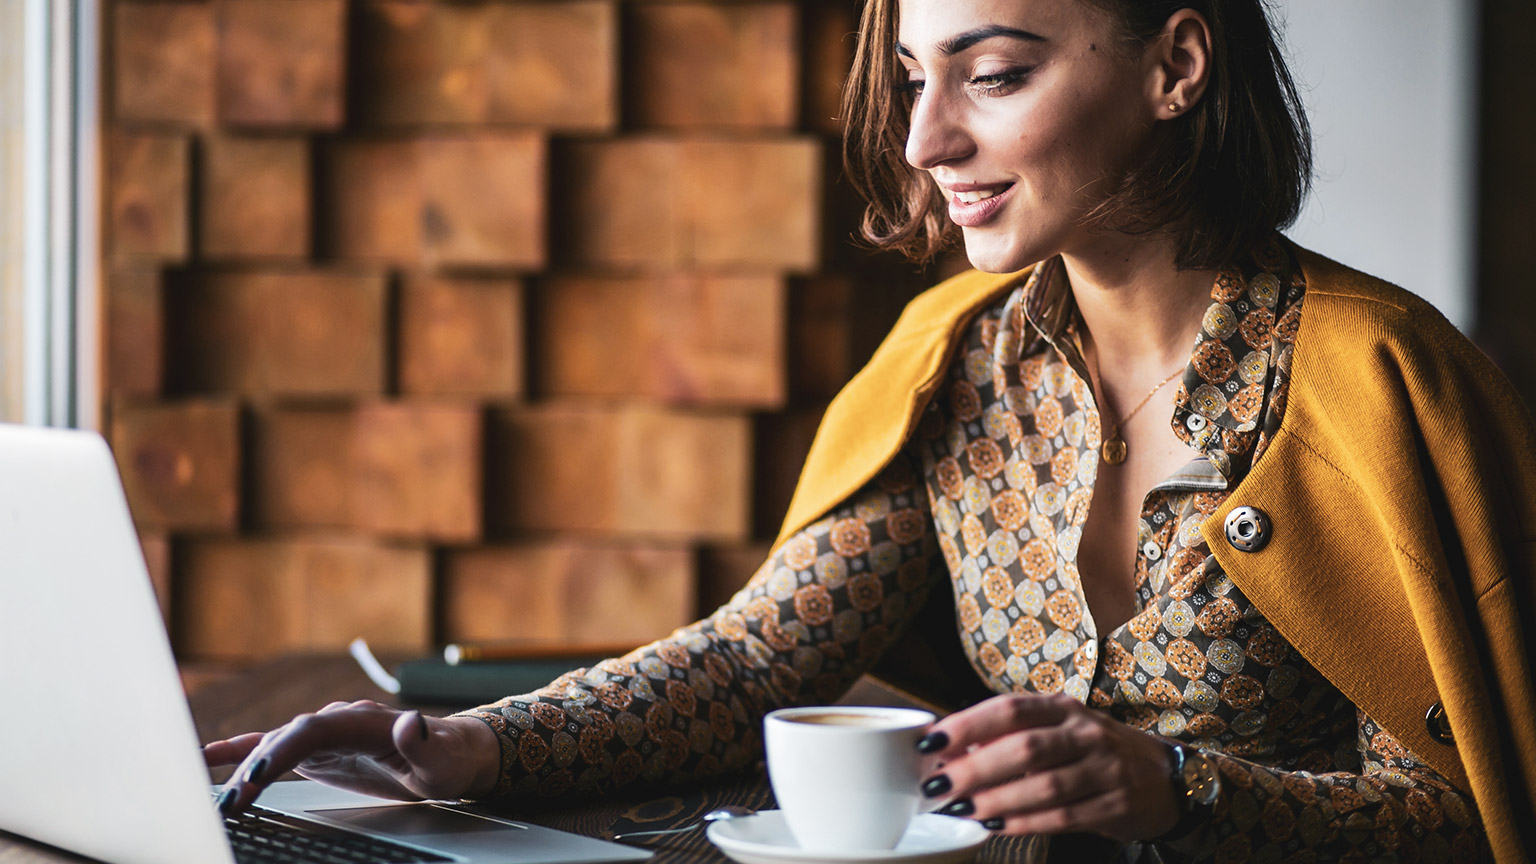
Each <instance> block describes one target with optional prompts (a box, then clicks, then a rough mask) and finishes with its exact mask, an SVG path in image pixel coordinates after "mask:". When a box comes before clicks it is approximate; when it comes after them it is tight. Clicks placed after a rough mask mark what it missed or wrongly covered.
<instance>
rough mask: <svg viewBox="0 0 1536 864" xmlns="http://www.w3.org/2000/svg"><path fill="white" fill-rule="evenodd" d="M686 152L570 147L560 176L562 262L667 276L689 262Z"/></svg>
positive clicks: (649, 146)
mask: <svg viewBox="0 0 1536 864" xmlns="http://www.w3.org/2000/svg"><path fill="white" fill-rule="evenodd" d="M681 158H682V149H681V147H680V145H679V144H677V143H676V142H674V141H669V140H666V139H661V138H621V139H615V140H611V141H584V142H576V143H572V144H569V145H567V146H566V147H565V148H564V150H563V152H562V154H561V155H560V158H559V159H558V160H557V162H556V165H557V170H556V171H555V176H556V178H557V179H556V183H557V188H558V189H560V196H559V198H558V200H557V201H556V202H555V204H556V207H555V213H556V219H557V224H558V225H559V229H558V230H557V232H556V234H555V236H556V242H557V244H558V250H559V255H560V257H561V258H562V259H564V260H565V261H567V262H569V263H570V264H573V265H575V266H578V267H596V268H604V267H608V268H619V269H625V268H643V269H668V268H670V267H671V266H672V265H675V264H677V263H679V262H681V261H683V260H685V257H686V256H685V255H684V247H683V240H684V233H685V230H686V229H685V217H686V212H685V210H684V208H683V207H682V206H681V204H682V203H683V202H682V199H681V196H680V195H679V193H678V190H679V188H680V187H681V184H682V166H681Z"/></svg>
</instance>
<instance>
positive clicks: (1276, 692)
mask: <svg viewBox="0 0 1536 864" xmlns="http://www.w3.org/2000/svg"><path fill="white" fill-rule="evenodd" d="M1305 290H1306V286H1305V284H1304V282H1303V279H1302V277H1301V275H1300V270H1299V268H1298V267H1297V266H1296V265H1295V263H1294V260H1293V259H1292V257H1291V254H1290V252H1289V250H1288V249H1287V247H1286V246H1285V245H1284V244H1283V242H1282V241H1280V240H1279V239H1278V238H1277V239H1275V240H1274V241H1272V242H1270V243H1268V244H1266V245H1265V246H1264V247H1263V248H1262V249H1260V250H1259V251H1258V252H1256V253H1255V254H1253V255H1252V256H1251V258H1250V259H1249V260H1247V261H1244V262H1243V263H1242V265H1241V266H1240V267H1236V268H1233V269H1230V270H1228V271H1226V272H1223V273H1222V274H1221V275H1220V276H1219V277H1218V278H1217V279H1216V281H1215V284H1214V285H1213V287H1212V291H1211V305H1210V307H1209V308H1208V309H1207V310H1206V312H1205V316H1204V319H1203V322H1202V331H1201V333H1200V335H1199V337H1198V339H1197V341H1196V343H1195V348H1194V352H1193V355H1192V356H1191V358H1190V361H1189V364H1188V367H1187V368H1186V369H1185V371H1184V374H1183V378H1182V381H1181V384H1180V388H1179V390H1178V393H1177V396H1176V398H1175V410H1174V414H1173V417H1172V419H1171V422H1172V425H1173V430H1174V432H1175V433H1176V434H1177V435H1178V436H1179V437H1180V439H1181V440H1183V441H1184V442H1185V443H1186V444H1187V445H1188V446H1189V448H1190V451H1191V459H1190V461H1189V462H1188V463H1187V464H1186V465H1185V466H1184V467H1183V468H1181V469H1180V470H1178V471H1176V472H1175V473H1174V474H1173V475H1172V476H1170V477H1168V478H1167V479H1166V480H1164V481H1163V482H1161V483H1159V484H1158V485H1157V486H1156V487H1154V488H1153V489H1152V490H1151V491H1150V492H1149V493H1148V494H1147V496H1146V498H1145V499H1144V502H1143V505H1142V509H1141V521H1140V525H1139V528H1138V536H1137V539H1136V542H1137V553H1136V609H1137V614H1136V615H1134V616H1133V617H1132V618H1131V619H1130V620H1129V621H1127V622H1126V623H1125V624H1123V625H1121V626H1120V627H1118V628H1116V629H1114V630H1112V631H1110V632H1108V633H1102V634H1101V633H1099V632H1098V630H1097V628H1096V627H1095V625H1094V621H1093V616H1092V614H1091V613H1090V611H1089V609H1088V606H1087V602H1086V600H1085V598H1084V594H1083V590H1082V586H1081V582H1080V580H1079V575H1078V570H1077V563H1076V561H1077V549H1078V543H1079V540H1080V538H1081V536H1082V526H1083V524H1084V522H1085V521H1086V519H1087V514H1088V508H1089V506H1090V505H1091V502H1092V496H1093V485H1094V480H1095V477H1096V474H1097V469H1098V465H1099V452H1098V447H1099V445H1100V443H1101V442H1100V435H1101V432H1100V426H1099V414H1098V409H1097V408H1096V407H1095V404H1094V398H1093V393H1092V388H1091V386H1090V385H1089V383H1088V382H1089V378H1088V376H1087V374H1086V367H1085V366H1084V364H1083V361H1082V357H1081V356H1080V354H1079V352H1078V351H1077V349H1076V347H1075V345H1076V339H1075V338H1074V328H1075V327H1076V312H1075V309H1074V307H1073V304H1072V298H1071V292H1070V291H1069V290H1068V288H1067V286H1066V280H1065V278H1064V277H1063V275H1062V271H1061V268H1060V263H1059V261H1056V262H1051V263H1048V264H1046V265H1044V266H1042V267H1041V268H1038V269H1037V271H1036V273H1035V274H1034V276H1032V277H1031V278H1030V279H1029V280H1028V281H1027V282H1026V284H1025V285H1023V286H1021V288H1020V289H1019V290H1017V291H1015V292H1013V293H1012V294H1011V295H1009V296H1008V297H1007V298H1005V299H1004V300H1003V301H1002V302H1000V303H998V304H995V305H994V306H992V307H991V308H989V309H987V310H985V311H984V312H983V313H982V314H981V315H980V316H978V317H977V318H976V319H975V320H974V321H973V322H972V323H971V324H970V326H969V330H968V333H967V336H966V340H965V342H964V343H963V346H962V347H961V349H960V351H959V353H958V354H957V356H956V358H955V360H954V361H953V362H952V363H951V366H950V370H949V376H948V380H947V382H946V386H945V387H944V388H943V389H941V391H940V392H939V393H938V394H937V395H936V396H935V397H934V399H933V400H932V401H931V402H930V404H929V406H928V408H927V411H926V413H925V415H924V416H923V418H922V422H921V423H920V424H919V427H918V431H917V434H916V435H915V436H914V438H913V440H912V441H910V442H909V443H908V446H907V448H906V449H905V450H904V451H903V452H902V454H901V455H900V456H899V457H898V458H897V459H896V460H895V461H893V462H892V463H891V465H890V466H888V467H887V468H886V469H885V470H884V472H883V473H882V474H881V475H880V476H879V477H877V478H876V479H875V480H873V481H871V483H870V484H868V485H867V486H866V487H865V488H864V489H862V490H860V491H859V492H858V493H856V494H855V495H853V496H852V497H850V498H849V499H848V500H847V501H845V502H844V503H843V504H842V505H841V506H840V507H838V508H837V509H835V510H834V511H833V512H832V513H830V514H829V515H827V516H826V517H824V518H822V519H821V520H820V521H818V522H816V523H814V524H812V525H810V526H808V527H806V528H805V529H803V530H802V531H800V532H799V533H798V534H796V535H795V536H793V537H791V538H790V539H789V540H788V541H787V542H785V543H784V544H783V545H782V546H780V547H779V548H778V550H777V551H776V552H775V554H774V556H773V557H772V558H771V559H770V560H769V561H767V562H766V563H765V564H764V565H763V566H762V567H761V568H760V569H759V570H758V572H757V574H756V575H755V576H754V577H753V578H752V579H751V581H750V582H749V583H748V584H747V585H746V587H744V588H743V589H742V590H741V591H740V592H739V593H738V594H737V595H736V596H735V597H734V598H732V600H731V602H730V603H728V604H727V605H725V606H724V607H722V608H721V609H719V610H718V611H716V612H715V613H714V614H713V615H711V616H710V617H709V618H707V619H705V620H703V621H700V622H698V623H696V624H693V625H691V626H689V627H685V628H683V629H681V630H678V631H677V632H675V633H673V634H672V635H671V636H669V637H668V638H666V639H663V640H661V641H659V642H656V643H654V644H651V645H648V646H646V647H644V648H640V649H637V650H636V651H634V652H632V653H630V654H628V655H626V656H624V657H620V658H617V659H613V660H607V661H604V662H602V663H600V664H598V665H597V666H595V667H594V668H592V669H590V670H577V671H575V672H572V673H570V674H568V675H565V676H563V677H562V678H560V679H559V680H557V681H555V682H554V683H553V684H551V685H550V686H549V687H546V688H544V689H542V690H539V691H537V692H535V693H531V694H527V695H522V696H514V697H509V698H507V699H503V700H501V701H500V702H497V703H495V704H493V705H488V706H484V707H482V708H478V709H475V710H474V711H471V712H467V714H468V715H470V716H475V717H478V718H480V719H482V720H484V721H485V722H487V723H488V724H490V725H491V727H492V728H493V729H494V730H495V731H496V732H497V735H498V738H499V740H500V742H501V753H502V760H501V775H500V779H499V781H498V785H497V789H496V794H497V795H503V796H504V795H540V796H556V795H563V794H567V793H571V792H590V793H600V792H606V791H609V790H613V789H620V788H625V787H629V786H631V785H632V784H636V783H642V782H643V783H650V784H666V783H673V782H679V781H685V780H693V779H698V778H702V777H709V776H714V775H717V774H720V773H723V772H726V771H730V770H734V769H740V768H743V767H746V766H748V765H750V764H752V763H753V762H755V761H756V760H757V759H758V758H759V752H760V747H761V744H760V740H759V732H758V727H759V723H760V722H761V717H762V715H763V714H764V713H766V712H767V711H770V710H772V709H774V708H777V707H782V706H786V705H795V704H817V703H826V702H830V701H833V700H835V699H836V698H837V697H838V696H840V695H841V694H842V693H843V692H844V691H845V690H846V689H847V688H848V687H850V686H851V685H852V684H853V682H854V681H855V680H856V679H857V678H858V676H859V675H861V674H862V673H863V672H864V671H866V670H867V669H868V668H869V667H870V666H871V665H872V664H873V663H874V661H875V660H876V659H878V658H879V656H880V655H881V654H882V652H884V651H885V649H886V648H887V647H888V646H889V645H890V644H891V643H892V641H893V640H894V638H895V637H896V635H897V634H898V633H899V632H900V631H901V629H902V628H903V626H904V625H905V624H906V623H907V622H908V621H909V620H910V618H911V617H912V616H913V615H914V614H915V613H916V612H917V610H918V609H920V608H921V607H922V606H923V604H924V601H925V600H926V598H927V595H928V592H929V590H930V589H931V588H933V587H934V586H936V585H939V584H943V583H945V582H947V583H948V585H949V587H950V588H951V590H952V591H953V592H954V599H955V609H956V618H957V630H958V634H959V638H960V641H961V644H962V647H963V648H964V651H965V654H966V656H967V657H968V658H969V659H970V663H971V666H972V667H973V669H974V671H975V674H977V675H978V676H980V678H981V680H982V681H983V682H984V683H985V684H986V686H987V687H988V688H990V689H991V690H992V691H993V692H996V693H1007V692H1010V691H1033V692H1041V693H1054V692H1058V691H1065V692H1066V693H1067V694H1069V695H1071V696H1072V697H1074V698H1076V699H1078V700H1079V701H1081V702H1084V703H1086V704H1087V705H1088V706H1090V707H1093V708H1096V709H1099V710H1103V711H1107V712H1109V713H1110V714H1111V715H1112V716H1113V717H1115V718H1116V719H1118V720H1120V721H1122V722H1124V723H1127V724H1129V725H1131V726H1134V727H1136V728H1138V729H1142V730H1145V731H1147V732H1155V733H1157V734H1161V735H1164V736H1167V737H1169V738H1174V739H1178V740H1181V741H1184V742H1187V743H1189V744H1191V745H1193V746H1196V747H1199V748H1200V749H1201V750H1203V751H1204V752H1206V753H1207V754H1208V755H1210V756H1211V757H1212V758H1213V759H1214V760H1215V762H1216V764H1217V766H1218V768H1219V769H1220V772H1221V776H1222V781H1223V782H1222V794H1221V797H1220V799H1219V801H1218V802H1217V806H1216V810H1215V814H1214V816H1213V817H1212V823H1211V826H1210V830H1208V831H1206V832H1204V833H1203V834H1202V835H1201V836H1202V837H1203V838H1204V840H1203V843H1204V846H1203V848H1200V849H1197V850H1184V851H1185V852H1193V857H1194V858H1197V859H1210V860H1215V861H1218V862H1240V861H1274V862H1280V861H1287V862H1289V861H1298V862H1300V861H1317V860H1334V859H1342V858H1346V857H1349V858H1353V857H1359V858H1362V859H1372V860H1375V859H1385V860H1403V861H1426V862H1435V861H1472V860H1477V859H1478V858H1480V857H1485V856H1487V855H1488V851H1487V844H1486V840H1485V838H1484V836H1483V832H1482V828H1481V823H1480V821H1479V819H1478V816H1477V813H1476V809H1475V806H1474V804H1473V801H1472V799H1471V797H1470V795H1467V794H1465V793H1464V792H1463V791H1462V790H1458V789H1456V788H1454V787H1453V786H1452V785H1451V784H1450V783H1449V782H1448V781H1447V780H1446V779H1445V778H1444V777H1442V776H1441V775H1440V774H1438V773H1437V772H1435V771H1434V770H1433V769H1432V768H1430V767H1429V766H1428V765H1427V764H1426V763H1424V762H1423V761H1422V760H1420V759H1418V758H1417V757H1415V756H1414V754H1412V753H1411V752H1409V751H1408V750H1407V749H1406V748H1405V747H1404V746H1403V745H1402V744H1401V743H1400V742H1399V741H1398V740H1397V739H1396V738H1394V737H1393V736H1392V735H1391V734H1390V733H1389V732H1387V731H1386V730H1385V729H1382V728H1381V727H1380V726H1379V725H1378V724H1376V723H1375V722H1374V721H1373V720H1372V719H1371V718H1370V717H1368V716H1366V715H1365V714H1364V713H1363V712H1361V711H1360V710H1359V709H1357V708H1356V706H1355V705H1354V704H1352V703H1351V702H1350V701H1349V700H1348V699H1347V698H1346V697H1345V696H1344V695H1343V694H1342V693H1341V692H1340V691H1339V690H1338V689H1337V688H1336V687H1334V686H1333V685H1332V684H1330V683H1329V682H1328V681H1327V680H1326V679H1325V678H1323V676H1322V675H1321V674H1320V673H1319V672H1318V671H1317V670H1316V669H1314V668H1313V667H1312V666H1311V665H1310V664H1308V663H1307V662H1306V661H1305V660H1304V659H1303V658H1302V657H1301V656H1300V655H1299V654H1297V653H1296V651H1295V649H1294V648H1293V647H1292V646H1291V645H1290V644H1289V643H1288V642H1287V641H1286V640H1285V639H1284V637H1282V636H1281V635H1280V634H1279V632H1277V631H1276V630H1275V628H1274V627H1273V626H1271V625H1270V624H1269V622H1267V621H1266V620H1265V619H1264V616H1263V615H1262V614H1261V613H1260V611H1259V610H1258V609H1256V608H1255V607H1254V606H1253V605H1252V604H1251V603H1250V602H1249V601H1248V599H1247V598H1246V597H1244V596H1243V594H1242V592H1241V591H1240V590H1238V588H1237V587H1236V586H1235V585H1234V584H1233V583H1232V581H1231V580H1230V579H1229V578H1228V577H1227V576H1226V574H1225V573H1223V572H1222V570H1221V567H1220V565H1219V563H1218V562H1217V560H1216V558H1215V556H1213V555H1212V554H1211V551H1210V549H1209V548H1207V546H1206V544H1205V541H1204V539H1203V537H1202V536H1201V533H1200V530H1199V529H1200V525H1201V524H1202V522H1203V521H1204V520H1205V519H1206V518H1207V517H1208V516H1209V515H1210V514H1211V513H1212V512H1214V511H1215V510H1216V508H1218V507H1219V506H1220V505H1221V503H1222V502H1223V500H1224V499H1225V497H1226V496H1227V494H1228V492H1229V490H1230V489H1231V488H1233V487H1234V486H1235V485H1236V484H1237V483H1238V482H1239V481H1240V480H1241V479H1242V478H1243V477H1244V476H1245V475H1246V474H1247V472H1248V470H1249V468H1250V467H1251V466H1252V464H1253V463H1254V461H1255V460H1257V459H1259V458H1262V457H1263V454H1264V450H1265V448H1266V446H1267V444H1268V443H1269V440H1270V438H1271V436H1272V435H1273V434H1274V432H1275V430H1276V429H1278V428H1279V425H1280V417H1281V414H1282V412H1283V411H1284V409H1285V397H1286V392H1287V387H1288V383H1289V372H1290V358H1291V346H1292V342H1293V341H1294V339H1295V336H1296V332H1297V329H1298V327H1299V325H1300V320H1301V314H1302V303H1303V299H1304V296H1305ZM1124 851H1126V850H1122V853H1123V852H1124ZM1119 854H1120V853H1117V857H1118V855H1119ZM1180 857H1182V856H1180Z"/></svg>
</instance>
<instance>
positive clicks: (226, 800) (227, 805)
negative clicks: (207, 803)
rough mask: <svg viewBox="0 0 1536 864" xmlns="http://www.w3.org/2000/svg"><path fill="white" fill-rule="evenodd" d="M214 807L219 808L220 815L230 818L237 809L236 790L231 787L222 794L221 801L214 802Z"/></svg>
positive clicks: (220, 794)
mask: <svg viewBox="0 0 1536 864" xmlns="http://www.w3.org/2000/svg"><path fill="white" fill-rule="evenodd" d="M213 806H214V807H217V808H218V810H219V813H221V814H223V815H225V816H228V815H229V814H230V811H232V810H233V809H234V807H235V788H234V787H233V786H231V787H229V788H227V789H225V790H224V791H223V792H220V793H219V799H218V800H217V801H215V802H214V804H213Z"/></svg>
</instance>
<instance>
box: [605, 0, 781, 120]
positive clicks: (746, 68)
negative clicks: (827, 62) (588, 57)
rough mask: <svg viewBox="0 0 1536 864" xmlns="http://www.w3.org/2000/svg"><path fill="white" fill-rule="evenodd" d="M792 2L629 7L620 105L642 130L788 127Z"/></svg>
mask: <svg viewBox="0 0 1536 864" xmlns="http://www.w3.org/2000/svg"><path fill="white" fill-rule="evenodd" d="M797 28H798V23H797V21H796V8H795V6H794V5H793V4H790V3H753V4H740V5H720V4H713V3H677V4H671V3H668V4H657V5H639V6H631V7H629V9H628V16H627V20H626V27H625V46H624V47H625V66H626V74H625V83H626V85H627V89H626V93H625V106H626V108H627V110H628V116H629V118H630V119H631V120H632V121H633V122H634V123H636V124H638V125H641V126H650V127H660V128H670V129H692V128H701V127H703V128H707V127H726V128H738V129H787V128H789V127H791V126H793V125H794V124H795V121H796V119H797V118H798V114H799V103H798V99H797V98H796V97H797V89H798V86H799V75H798V69H799V55H798V51H799V46H798V38H797V37H798V32H797Z"/></svg>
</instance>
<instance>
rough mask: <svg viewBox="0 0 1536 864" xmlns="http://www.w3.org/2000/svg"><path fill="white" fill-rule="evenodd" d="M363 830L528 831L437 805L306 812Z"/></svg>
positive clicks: (419, 833)
mask: <svg viewBox="0 0 1536 864" xmlns="http://www.w3.org/2000/svg"><path fill="white" fill-rule="evenodd" d="M306 812H308V813H310V814H312V815H315V816H321V817H324V818H325V819H328V820H330V821H332V822H339V823H341V824H343V825H346V826H347V827H349V828H354V829H356V830H359V831H369V832H372V833H375V834H387V835H391V836H394V837H424V836H427V835H431V834H469V833H474V832H479V831H508V830H527V826H525V825H518V824H516V823H514V822H502V821H499V820H496V819H487V818H485V817H482V816H476V815H475V814H473V813H464V812H461V811H459V810H449V809H447V808H446V807H435V806H433V805H431V804H419V805H411V804H404V805H402V804H393V805H388V806H384V807H344V808H340V809H331V810H309V811H306Z"/></svg>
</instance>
